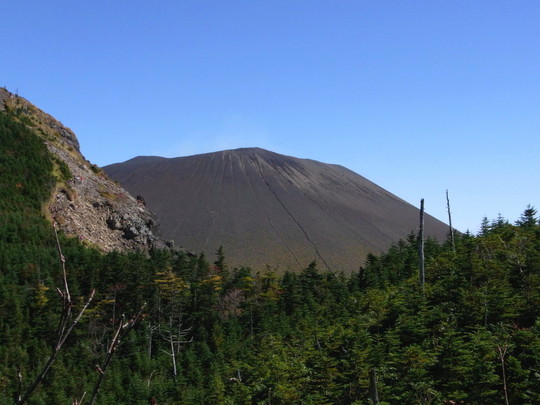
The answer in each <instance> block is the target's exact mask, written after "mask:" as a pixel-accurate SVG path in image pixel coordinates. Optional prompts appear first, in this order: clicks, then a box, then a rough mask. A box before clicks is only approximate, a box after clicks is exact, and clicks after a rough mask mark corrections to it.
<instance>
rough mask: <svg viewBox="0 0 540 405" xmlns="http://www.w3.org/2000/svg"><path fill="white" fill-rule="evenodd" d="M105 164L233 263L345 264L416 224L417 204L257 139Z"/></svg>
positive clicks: (184, 240) (200, 245) (177, 228)
mask: <svg viewBox="0 0 540 405" xmlns="http://www.w3.org/2000/svg"><path fill="white" fill-rule="evenodd" d="M105 171H106V172H107V174H108V175H109V176H111V177H112V178H113V179H115V180H118V181H119V182H120V183H121V184H122V186H123V187H125V188H126V189H127V190H129V191H130V192H131V193H133V194H140V195H142V196H143V197H144V199H145V200H146V203H147V205H148V207H149V208H150V209H151V210H152V211H153V212H155V213H156V215H157V216H158V218H159V221H160V223H161V227H162V232H163V235H164V236H165V237H166V238H171V239H174V240H175V241H176V242H177V243H178V244H180V245H182V246H185V247H186V248H187V249H189V250H192V251H195V252H198V251H205V252H214V251H215V250H216V249H217V248H218V247H219V246H220V245H223V248H224V250H225V253H226V255H227V259H228V262H229V263H230V264H232V265H249V266H252V267H255V268H260V267H263V266H265V265H267V264H268V265H271V266H279V269H281V270H284V269H286V268H291V269H293V270H296V269H301V268H303V267H305V266H306V265H307V264H308V263H309V262H310V261H312V260H316V261H317V262H318V263H319V265H320V266H321V267H322V268H324V267H326V268H328V269H330V270H332V271H341V270H344V271H351V270H353V269H357V268H358V267H359V266H360V265H362V264H363V263H364V260H365V258H366V256H367V254H368V253H370V252H381V251H382V250H384V249H386V248H388V246H389V245H390V244H391V243H392V242H395V241H397V240H399V239H400V238H405V237H406V236H407V235H408V234H409V233H410V232H411V231H415V230H416V229H417V227H418V215H419V214H418V209H417V208H415V207H413V206H411V205H410V204H408V203H407V202H405V201H403V200H401V199H399V198H398V197H396V196H394V195H393V194H391V193H389V192H388V191H386V190H384V189H382V188H381V187H379V186H377V185H376V184H374V183H372V182H370V181H369V180H367V179H365V178H363V177H362V176H359V175H358V174H356V173H354V172H352V171H350V170H348V169H346V168H344V167H341V166H337V165H330V164H325V163H320V162H317V161H313V160H307V159H298V158H294V157H289V156H283V155H280V154H277V153H273V152H269V151H266V150H263V149H259V148H245V149H237V150H228V151H223V152H217V153H208V154H203V155H196V156H189V157H181V158H174V159H166V158H161V157H137V158H134V159H131V160H129V161H127V162H124V163H117V164H113V165H110V166H107V167H105ZM426 230H427V234H428V235H431V236H435V237H437V238H438V239H439V240H444V238H445V235H446V232H447V226H446V225H445V224H444V223H442V222H440V221H438V220H436V219H434V218H433V217H430V216H427V218H426Z"/></svg>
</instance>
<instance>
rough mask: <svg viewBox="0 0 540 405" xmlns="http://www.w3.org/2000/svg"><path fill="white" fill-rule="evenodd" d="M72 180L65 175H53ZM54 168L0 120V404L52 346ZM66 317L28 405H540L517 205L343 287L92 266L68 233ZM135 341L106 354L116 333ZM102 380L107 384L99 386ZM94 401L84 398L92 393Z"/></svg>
mask: <svg viewBox="0 0 540 405" xmlns="http://www.w3.org/2000/svg"><path fill="white" fill-rule="evenodd" d="M63 170H65V169H63ZM62 176H66V173H62V168H61V163H59V162H57V161H55V159H54V158H53V157H52V156H51V155H50V154H49V152H47V149H46V147H45V146H44V145H43V143H42V142H41V140H40V139H39V137H38V136H36V134H35V133H34V131H33V130H32V128H31V127H29V126H28V125H25V123H24V122H22V123H21V122H18V120H17V119H16V116H13V115H11V113H10V114H8V113H0V218H1V220H0V403H2V404H14V403H17V398H18V396H19V395H21V393H24V392H25V391H26V390H27V389H28V387H29V386H30V385H31V383H32V381H33V380H34V379H35V377H36V375H38V373H39V372H40V370H41V369H42V367H43V365H44V364H45V363H46V362H47V360H48V359H49V356H50V355H51V347H52V346H53V345H54V344H55V341H56V339H57V331H56V328H57V325H58V322H59V319H60V316H61V313H62V305H63V301H62V297H61V296H60V295H59V294H58V292H57V288H59V289H60V290H62V285H63V273H62V264H61V263H62V262H61V259H60V257H59V252H58V248H57V242H56V239H55V232H54V230H53V228H52V227H51V225H50V223H49V221H48V220H47V219H46V218H45V216H44V214H43V212H44V211H43V206H44V204H46V202H47V201H48V199H49V198H50V193H51V190H52V188H53V187H54V184H55V183H56V182H57V181H61V178H62ZM60 245H61V249H62V253H63V258H64V260H65V265H66V268H67V277H68V280H69V288H70V292H71V296H72V298H73V306H74V309H75V312H77V311H79V310H80V308H81V307H82V305H83V304H84V303H85V302H86V301H87V299H88V297H89V296H90V295H91V292H92V291H93V290H95V291H96V292H95V296H94V299H93V301H92V303H91V304H90V306H89V307H88V309H87V310H86V311H85V312H84V314H83V316H82V317H81V319H80V321H79V322H78V324H77V325H76V326H75V327H74V329H73V332H72V333H71V334H70V335H69V337H68V338H67V340H66V342H65V344H64V345H63V347H62V350H61V351H60V352H59V354H58V357H57V359H56V361H55V362H54V364H53V365H52V367H51V369H50V371H49V372H48V373H47V374H46V376H45V378H44V380H43V381H42V382H41V383H40V384H39V386H38V387H37V389H36V390H35V391H34V392H33V393H32V395H31V396H30V397H29V399H28V401H27V402H26V403H28V404H55V405H56V404H66V405H69V404H73V403H76V401H80V399H81V398H83V397H84V399H83V402H82V403H83V404H84V403H89V398H90V394H91V393H92V391H93V389H94V387H95V384H96V381H97V380H98V379H99V378H100V377H104V378H103V383H102V384H101V386H100V389H99V393H98V394H97V397H96V398H97V401H96V403H98V404H141V405H143V404H145V405H146V404H149V403H151V401H154V403H157V404H371V403H373V402H374V397H375V396H374V394H373V384H372V383H370V375H373V373H374V374H375V376H376V382H377V383H376V387H377V391H378V398H379V399H380V403H381V404H382V403H387V404H454V403H455V404H459V403H463V404H505V403H508V404H538V403H540V333H539V332H540V322H539V321H538V312H539V311H540V309H539V308H540V226H539V223H538V220H537V218H536V211H535V209H534V208H532V207H527V209H526V210H525V211H524V213H523V214H522V216H521V217H520V218H519V219H518V220H517V221H516V222H515V223H510V222H509V221H507V220H506V219H504V218H502V217H499V218H497V219H495V220H492V221H488V220H487V219H486V220H484V222H483V225H482V229H481V231H480V232H479V234H478V235H472V234H469V233H467V234H457V235H456V238H455V244H454V245H453V244H452V243H450V241H447V242H445V243H443V244H438V243H436V242H435V241H432V240H428V241H426V246H425V256H426V260H425V268H426V283H425V285H424V286H423V288H422V287H421V286H420V285H419V282H418V241H417V238H416V235H412V234H411V235H410V236H409V237H408V238H406V239H404V240H403V241H400V242H399V243H396V244H395V245H393V246H392V247H391V248H390V249H389V250H388V251H387V252H386V253H384V254H381V255H378V256H375V255H370V256H369V258H368V260H367V262H366V263H359V269H358V271H356V272H353V273H351V274H343V273H328V272H323V271H320V270H318V269H317V265H316V263H311V264H309V263H306V268H305V269H304V270H303V271H301V272H299V273H292V272H285V273H282V274H278V273H276V272H275V271H273V270H272V268H271V267H269V268H268V269H266V270H252V269H249V268H230V267H229V266H227V257H226V251H225V252H224V251H223V250H222V249H218V247H216V249H218V252H217V253H218V254H217V257H218V259H217V260H216V261H215V262H213V263H212V262H209V261H208V260H207V259H206V258H205V256H204V255H203V254H200V255H192V254H189V253H186V252H175V251H165V250H164V251H162V250H154V251H151V252H150V254H149V255H146V254H144V253H130V254H122V253H118V252H113V253H109V254H102V253H100V252H98V251H97V250H96V249H92V247H89V246H85V245H83V244H82V243H81V241H79V240H76V239H73V238H66V237H64V236H62V235H60ZM141 309H142V312H141V314H142V316H141V317H140V318H137V323H136V324H135V326H134V328H133V330H131V331H130V332H129V333H126V334H125V335H124V336H123V339H122V340H121V341H120V342H119V343H118V345H117V346H116V350H115V353H114V355H113V356H112V358H111V362H110V365H109V367H108V368H107V369H106V370H105V371H103V365H104V362H105V360H106V357H107V350H108V349H109V348H110V344H111V341H112V340H113V337H114V333H115V331H116V330H117V328H118V325H119V323H120V322H124V323H125V322H127V320H129V319H133V316H135V315H136V314H138V313H139V312H140V311H141ZM102 373H104V374H102ZM85 393H86V394H85Z"/></svg>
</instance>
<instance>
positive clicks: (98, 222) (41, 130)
mask: <svg viewBox="0 0 540 405" xmlns="http://www.w3.org/2000/svg"><path fill="white" fill-rule="evenodd" d="M0 113H2V114H5V118H6V119H7V122H10V121H13V122H14V123H16V124H17V123H18V124H23V125H24V127H25V128H26V130H29V131H31V133H32V136H33V137H36V138H38V139H39V140H40V141H41V142H43V143H44V144H45V146H46V147H47V149H48V151H49V155H48V156H47V157H46V158H43V159H44V160H50V161H51V162H52V165H53V166H52V174H53V178H54V183H53V184H51V187H50V198H49V201H48V202H47V203H46V204H45V206H44V207H42V211H43V214H44V215H45V216H46V217H47V218H48V219H49V220H50V221H51V222H52V223H53V224H55V225H56V226H57V227H58V228H59V229H61V230H63V231H64V232H65V233H66V234H68V235H70V236H73V237H76V238H78V239H80V240H82V241H84V243H86V244H88V245H90V246H94V247H97V248H98V249H100V250H102V251H105V252H108V251H113V250H120V251H147V250H149V249H152V248H162V247H166V246H167V242H165V241H163V240H161V239H160V237H159V236H158V226H157V220H156V217H155V216H154V214H152V213H151V212H150V211H148V210H147V209H146V207H145V206H144V205H143V204H142V203H141V202H140V201H137V200H136V199H135V198H133V196H131V195H130V194H129V193H128V192H127V191H126V190H124V189H123V188H122V187H121V186H119V185H118V184H116V183H114V182H113V181H111V180H110V179H109V178H108V177H107V176H106V174H105V173H104V172H103V170H102V169H100V168H99V167H97V166H96V165H93V164H91V163H90V162H89V161H87V160H86V159H85V158H84V156H83V155H82V154H81V152H80V147H79V141H78V140H77V137H76V136H75V134H74V133H73V131H71V130H70V129H69V128H66V127H65V126H64V125H62V123H60V122H59V121H58V120H56V119H55V118H54V117H52V116H51V115H49V114H47V113H45V112H44V111H42V110H40V109H39V108H37V107H36V106H34V105H33V104H32V103H30V102H29V101H28V100H26V99H24V98H22V97H20V96H19V95H16V94H13V93H10V92H9V91H8V90H6V89H5V88H0ZM0 135H1V137H2V139H1V141H2V142H0V160H1V159H4V160H5V162H0V163H5V165H6V167H5V170H11V168H10V164H9V163H10V162H8V159H10V157H13V158H16V156H14V155H16V153H17V152H15V150H12V149H13V148H11V147H8V146H7V145H8V142H7V140H8V137H9V136H10V135H9V132H2V134H0ZM4 137H5V139H4ZM10 148H11V149H10ZM13 164H15V162H13ZM31 186H32V185H31V184H24V182H19V183H17V189H14V190H11V191H12V194H15V193H17V192H20V191H21V190H22V191H24V190H25V189H29V188H30V187H31ZM6 187H7V186H6ZM6 192H9V190H6Z"/></svg>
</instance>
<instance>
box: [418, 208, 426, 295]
mask: <svg viewBox="0 0 540 405" xmlns="http://www.w3.org/2000/svg"><path fill="white" fill-rule="evenodd" d="M418 260H419V266H420V286H421V287H422V289H423V288H424V284H425V282H426V274H425V269H424V199H423V198H422V199H421V200H420V229H419V231H418Z"/></svg>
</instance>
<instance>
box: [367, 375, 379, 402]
mask: <svg viewBox="0 0 540 405" xmlns="http://www.w3.org/2000/svg"><path fill="white" fill-rule="evenodd" d="M369 392H370V394H371V401H372V402H373V403H374V404H375V405H377V404H378V403H379V391H378V389H377V372H376V371H375V369H371V370H369Z"/></svg>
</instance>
